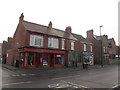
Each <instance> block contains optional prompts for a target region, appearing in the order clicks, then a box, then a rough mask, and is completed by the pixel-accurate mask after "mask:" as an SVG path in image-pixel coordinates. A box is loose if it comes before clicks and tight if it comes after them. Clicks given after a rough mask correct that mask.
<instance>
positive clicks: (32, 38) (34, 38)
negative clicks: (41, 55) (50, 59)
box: [30, 35, 43, 47]
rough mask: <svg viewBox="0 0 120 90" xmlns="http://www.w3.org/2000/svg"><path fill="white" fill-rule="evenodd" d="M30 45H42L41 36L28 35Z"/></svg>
mask: <svg viewBox="0 0 120 90" xmlns="http://www.w3.org/2000/svg"><path fill="white" fill-rule="evenodd" d="M30 46H37V47H42V46H43V36H38V35H30Z"/></svg>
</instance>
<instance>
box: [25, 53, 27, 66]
mask: <svg viewBox="0 0 120 90" xmlns="http://www.w3.org/2000/svg"><path fill="white" fill-rule="evenodd" d="M26 64H27V53H25V66H26Z"/></svg>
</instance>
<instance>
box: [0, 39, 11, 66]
mask: <svg viewBox="0 0 120 90" xmlns="http://www.w3.org/2000/svg"><path fill="white" fill-rule="evenodd" d="M10 50H12V38H11V37H8V40H7V41H3V43H2V63H4V64H6V63H7V64H11V60H12V59H9V58H10V57H11V55H10V54H9V53H10Z"/></svg>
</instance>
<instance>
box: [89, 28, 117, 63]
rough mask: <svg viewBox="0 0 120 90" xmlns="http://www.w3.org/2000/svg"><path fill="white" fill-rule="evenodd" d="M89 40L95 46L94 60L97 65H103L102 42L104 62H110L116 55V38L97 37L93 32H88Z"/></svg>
mask: <svg viewBox="0 0 120 90" xmlns="http://www.w3.org/2000/svg"><path fill="white" fill-rule="evenodd" d="M87 40H89V41H91V42H92V43H93V44H94V49H93V53H94V59H95V63H96V64H97V63H99V64H100V63H101V58H100V57H101V42H100V40H102V59H103V60H104V62H108V61H109V59H110V58H111V57H115V55H116V44H115V41H114V38H112V39H108V36H107V35H101V37H100V36H97V35H94V34H93V30H89V31H87Z"/></svg>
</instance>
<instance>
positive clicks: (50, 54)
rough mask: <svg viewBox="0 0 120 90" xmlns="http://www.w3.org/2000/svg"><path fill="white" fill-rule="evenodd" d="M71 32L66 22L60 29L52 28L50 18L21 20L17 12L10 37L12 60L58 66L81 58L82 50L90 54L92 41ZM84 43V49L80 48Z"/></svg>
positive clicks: (21, 62) (22, 63) (26, 64)
mask: <svg viewBox="0 0 120 90" xmlns="http://www.w3.org/2000/svg"><path fill="white" fill-rule="evenodd" d="M75 36H76V35H75V34H73V33H72V29H71V27H70V26H69V27H66V29H65V31H63V30H59V29H55V28H53V27H52V22H49V24H48V26H44V25H40V24H36V23H32V22H28V21H25V20H24V15H23V14H21V16H20V18H19V24H18V26H17V29H16V31H15V33H14V36H13V40H12V41H13V42H12V60H13V61H12V62H15V61H16V60H18V61H19V65H20V66H21V67H50V66H53V67H61V66H69V63H72V62H79V61H82V60H81V59H82V55H83V54H87V55H89V56H90V55H91V56H92V57H93V53H92V50H89V49H90V48H91V49H93V44H92V43H91V42H89V41H88V40H86V39H85V38H83V37H82V36H81V35H78V36H79V37H80V38H77V37H75ZM82 40H83V41H82ZM84 44H86V47H85V48H86V50H85V52H87V53H84V52H83V50H82V47H84V46H83V45H84ZM92 60H93V59H92ZM92 60H91V61H92ZM92 64H93V62H91V65H92ZM71 65H72V64H71Z"/></svg>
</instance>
